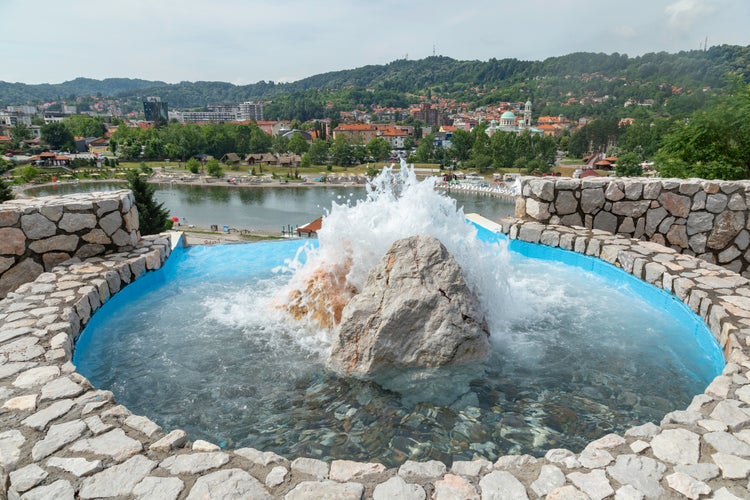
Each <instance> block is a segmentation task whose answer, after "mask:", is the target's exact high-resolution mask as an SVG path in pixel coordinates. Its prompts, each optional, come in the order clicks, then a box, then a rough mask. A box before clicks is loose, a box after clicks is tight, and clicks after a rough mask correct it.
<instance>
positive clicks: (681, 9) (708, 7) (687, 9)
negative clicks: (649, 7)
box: [664, 0, 718, 31]
mask: <svg viewBox="0 0 750 500" xmlns="http://www.w3.org/2000/svg"><path fill="white" fill-rule="evenodd" d="M717 11H718V7H717V5H716V3H715V2H714V1H713V0H678V1H677V2H674V3H672V4H670V5H667V7H666V8H665V9H664V13H665V14H666V17H667V26H668V27H669V28H670V29H673V30H676V31H687V30H690V29H692V28H693V27H694V26H695V25H696V24H697V23H698V22H699V21H700V22H703V21H705V19H706V18H707V17H710V16H712V15H713V14H715V13H716V12H717Z"/></svg>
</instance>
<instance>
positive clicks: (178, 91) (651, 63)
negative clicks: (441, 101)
mask: <svg viewBox="0 0 750 500" xmlns="http://www.w3.org/2000/svg"><path fill="white" fill-rule="evenodd" d="M728 73H739V74H744V75H745V76H746V78H747V77H748V76H750V46H748V47H742V46H733V45H722V46H715V47H711V48H710V49H708V50H706V51H702V50H693V51H684V52H679V53H677V54H669V53H665V52H660V53H650V54H645V55H643V56H637V57H628V56H627V55H624V54H617V53H615V54H602V53H588V52H580V53H574V54H569V55H565V56H560V57H551V58H548V59H545V60H543V61H520V60H517V59H490V60H489V61H458V60H454V59H451V58H449V57H440V56H438V57H428V58H425V59H421V60H416V61H411V60H397V61H393V62H391V63H389V64H385V65H368V66H363V67H360V68H356V69H349V70H342V71H334V72H329V73H323V74H320V75H315V76H311V77H308V78H305V79H302V80H299V81H296V82H292V83H274V82H265V81H261V82H258V83H255V84H250V85H242V86H238V85H233V84H230V83H223V82H180V83H177V84H166V83H164V82H152V81H146V80H135V79H127V78H110V79H105V80H101V81H100V80H92V79H87V78H77V79H75V80H72V81H69V82H64V83H61V84H42V85H27V84H23V83H7V82H1V81H0V106H6V105H10V104H24V103H27V102H42V101H50V100H56V99H61V98H62V99H65V98H69V97H70V96H87V95H97V94H100V95H102V96H111V97H116V98H119V99H122V100H125V101H128V100H132V101H138V100H140V99H141V98H142V97H144V96H149V95H158V96H160V97H161V98H162V99H163V100H165V101H167V102H169V103H170V107H171V108H173V109H174V108H178V109H179V108H182V109H186V108H200V107H203V106H206V105H207V104H209V103H213V102H241V101H244V100H255V99H277V98H279V97H280V96H282V95H284V96H290V95H292V96H293V95H304V96H307V97H308V98H309V97H310V96H311V95H314V94H310V92H313V93H316V92H323V93H324V94H323V95H322V96H319V97H318V101H322V100H323V99H325V100H326V102H330V101H334V102H335V101H340V102H341V104H342V105H346V106H356V105H360V104H361V105H365V106H369V105H375V104H377V105H394V104H402V103H403V102H405V99H406V98H405V96H406V95H409V94H423V93H425V92H427V91H428V90H429V91H434V92H436V93H439V94H440V95H443V96H448V95H450V96H452V97H455V98H459V99H463V100H465V101H467V102H470V103H472V104H475V105H482V104H484V103H489V102H493V100H494V101H497V100H525V97H534V99H535V100H544V101H550V102H553V101H558V100H560V98H561V96H564V95H565V94H566V93H571V92H572V93H574V95H576V96H578V95H581V93H585V92H589V93H598V94H607V95H617V94H618V92H619V95H617V97H618V98H634V99H644V98H654V96H653V95H652V94H654V93H658V92H659V90H660V89H662V90H663V89H664V88H665V87H666V86H669V87H670V89H671V88H679V89H688V90H690V91H693V90H699V89H704V88H706V87H711V88H714V89H721V88H723V86H725V85H726V75H727V74H728ZM623 82H625V83H623ZM623 86H627V87H629V88H628V89H627V91H622V89H620V88H618V87H623ZM477 87H480V88H481V89H480V90H477V89H476V88H477ZM353 89H354V90H364V89H368V90H369V93H370V94H374V95H364V94H365V93H364V92H361V91H360V92H353V91H352V90H353ZM656 97H659V96H656ZM312 100H313V101H314V100H315V99H312ZM319 104H321V103H319Z"/></svg>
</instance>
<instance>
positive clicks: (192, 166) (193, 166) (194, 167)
mask: <svg viewBox="0 0 750 500" xmlns="http://www.w3.org/2000/svg"><path fill="white" fill-rule="evenodd" d="M186 166H187V169H188V170H189V171H190V173H193V174H197V173H198V172H199V171H200V169H201V162H199V161H198V160H196V159H195V158H190V159H189V160H188V161H187V165H186Z"/></svg>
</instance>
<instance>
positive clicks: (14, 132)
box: [10, 122, 31, 149]
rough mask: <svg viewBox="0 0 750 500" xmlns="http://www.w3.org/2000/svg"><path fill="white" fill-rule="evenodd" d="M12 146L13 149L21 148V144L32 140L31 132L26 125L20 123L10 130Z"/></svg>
mask: <svg viewBox="0 0 750 500" xmlns="http://www.w3.org/2000/svg"><path fill="white" fill-rule="evenodd" d="M10 139H11V142H10V146H11V147H12V148H13V149H18V148H20V147H21V142H22V141H25V140H26V139H31V130H29V127H27V126H26V125H25V124H24V123H22V122H18V123H17V124H15V125H14V126H13V127H12V128H11V129H10Z"/></svg>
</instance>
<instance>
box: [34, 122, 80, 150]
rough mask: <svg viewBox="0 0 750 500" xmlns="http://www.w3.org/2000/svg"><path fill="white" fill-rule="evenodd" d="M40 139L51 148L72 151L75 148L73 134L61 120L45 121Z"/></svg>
mask: <svg viewBox="0 0 750 500" xmlns="http://www.w3.org/2000/svg"><path fill="white" fill-rule="evenodd" d="M42 140H43V141H44V142H46V143H47V144H49V147H50V148H51V149H58V150H59V149H64V150H68V151H74V150H75V148H76V145H75V141H74V140H73V134H71V133H70V130H68V129H67V127H65V125H64V124H63V123H61V122H52V123H47V124H46V125H43V126H42Z"/></svg>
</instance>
